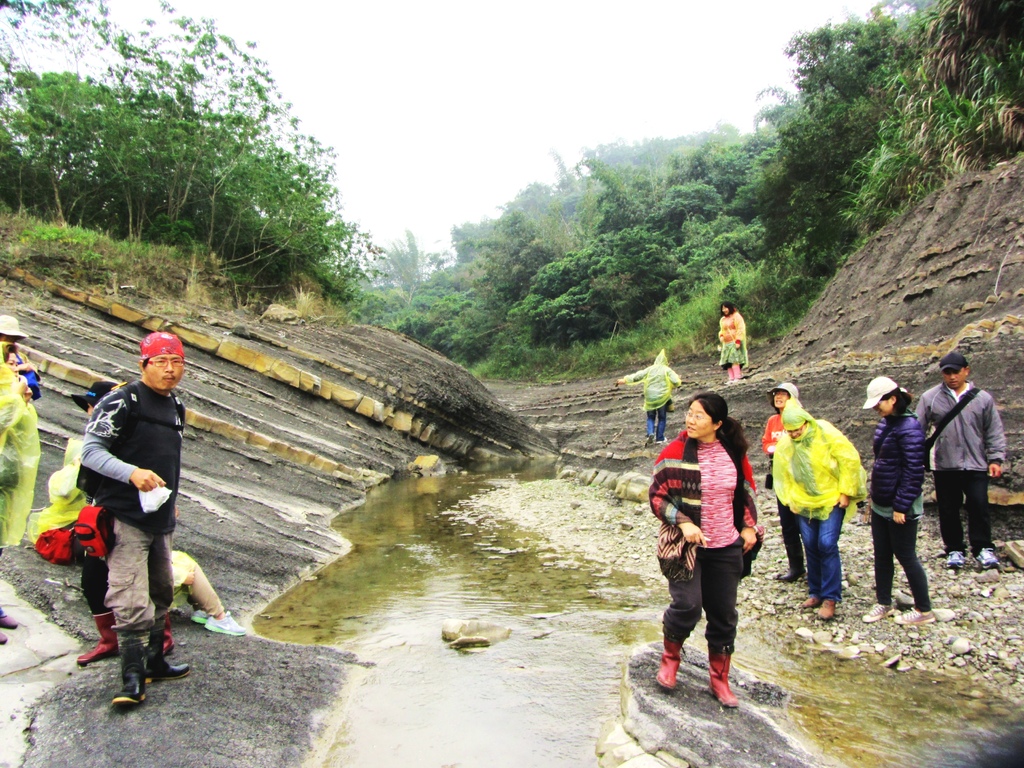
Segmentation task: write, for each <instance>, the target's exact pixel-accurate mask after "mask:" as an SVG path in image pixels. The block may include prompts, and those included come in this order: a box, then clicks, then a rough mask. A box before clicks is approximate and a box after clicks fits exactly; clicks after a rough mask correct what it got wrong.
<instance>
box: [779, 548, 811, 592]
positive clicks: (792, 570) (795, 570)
mask: <svg viewBox="0 0 1024 768" xmlns="http://www.w3.org/2000/svg"><path fill="white" fill-rule="evenodd" d="M786 559H787V560H788V561H789V570H788V571H786V572H785V573H780V574H779V575H778V576H776V577H775V578H776V579H777V580H778V581H785V582H792V581H796V580H797V579H799V578H800V577H801V576H803V575H804V574H805V573H807V571H806V570H805V569H804V545H803V544H802V543H801V542H800V541H797V542H796V543H795V544H791V543H789V542H787V543H786Z"/></svg>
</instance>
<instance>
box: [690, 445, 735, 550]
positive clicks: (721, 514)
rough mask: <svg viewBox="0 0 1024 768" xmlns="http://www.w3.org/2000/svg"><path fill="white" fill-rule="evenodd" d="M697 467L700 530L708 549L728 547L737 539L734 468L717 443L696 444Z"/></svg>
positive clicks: (723, 448)
mask: <svg viewBox="0 0 1024 768" xmlns="http://www.w3.org/2000/svg"><path fill="white" fill-rule="evenodd" d="M697 464H698V465H699V466H700V530H701V532H702V533H703V534H704V538H705V539H707V542H708V549H718V548H720V547H728V546H729V545H730V544H732V543H734V542H735V541H736V539H737V538H738V537H739V535H740V534H739V531H737V530H736V525H735V523H734V522H733V512H732V500H733V496H734V495H735V493H736V465H735V464H733V463H732V459H731V458H729V454H728V453H727V452H726V450H725V447H724V446H723V445H722V444H721V443H720V442H719V441H718V440H715V441H714V442H711V443H698V444H697Z"/></svg>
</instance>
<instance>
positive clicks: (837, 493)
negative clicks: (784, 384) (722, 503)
mask: <svg viewBox="0 0 1024 768" xmlns="http://www.w3.org/2000/svg"><path fill="white" fill-rule="evenodd" d="M782 426H783V428H784V429H785V430H786V434H785V435H783V436H782V437H781V438H780V439H779V441H778V443H776V445H775V456H774V458H773V459H772V475H773V477H774V484H775V495H776V496H777V497H778V499H779V501H781V502H782V503H783V504H785V505H786V506H787V507H789V508H790V509H791V510H793V512H795V513H796V514H797V516H798V517H797V520H798V521H799V523H800V537H801V538H802V539H803V542H804V550H805V552H806V555H807V590H808V592H809V593H810V595H809V597H808V599H807V600H806V601H805V602H804V604H803V605H802V606H801V607H802V608H818V609H819V610H818V616H819V617H820V618H822V619H824V620H826V621H828V620H831V619H832V618H833V617H834V616H835V612H836V604H837V603H839V602H840V601H841V600H842V596H843V595H842V590H843V568H842V563H841V562H840V559H839V534H840V533H842V530H843V520H844V519H845V517H846V514H847V509H850V508H851V504H852V505H853V509H856V503H857V502H859V501H863V500H864V499H866V498H867V495H868V490H867V473H865V471H864V467H862V466H861V463H860V454H859V453H857V449H856V448H854V446H853V443H851V442H850V441H849V440H848V439H847V438H846V437H845V436H844V435H843V433H842V432H840V431H839V430H838V429H836V428H835V427H834V426H832V425H831V424H829V423H828V422H827V421H823V420H821V419H815V418H813V417H812V416H811V415H810V414H809V413H808V412H807V411H805V410H804V409H803V408H802V407H801V405H800V404H799V403H798V402H797V401H796V400H790V401H789V402H787V403H786V405H785V407H784V408H783V409H782Z"/></svg>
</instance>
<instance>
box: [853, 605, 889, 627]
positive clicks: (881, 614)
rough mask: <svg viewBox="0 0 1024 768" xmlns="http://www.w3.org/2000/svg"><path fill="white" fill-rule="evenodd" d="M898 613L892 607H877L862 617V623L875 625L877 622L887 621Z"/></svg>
mask: <svg viewBox="0 0 1024 768" xmlns="http://www.w3.org/2000/svg"><path fill="white" fill-rule="evenodd" d="M895 613H896V609H895V608H893V607H892V606H891V605H876V606H875V607H874V608H872V609H871V612H870V613H865V614H864V615H863V616H861V621H863V622H864V623H865V624H874V623H875V622H876V621H881V620H882V619H887V618H889V617H890V616H892V615H893V614H895Z"/></svg>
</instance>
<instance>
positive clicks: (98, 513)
mask: <svg viewBox="0 0 1024 768" xmlns="http://www.w3.org/2000/svg"><path fill="white" fill-rule="evenodd" d="M74 532H75V536H76V537H77V538H78V543H79V544H81V545H82V547H83V549H85V553H86V554H87V555H92V556H93V557H106V556H107V553H109V552H110V550H111V549H112V548H113V546H114V524H113V522H112V521H111V519H110V513H109V512H107V510H106V509H104V508H103V507H93V506H86V507H82V511H81V512H79V513H78V521H77V522H76V523H75V525H74Z"/></svg>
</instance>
